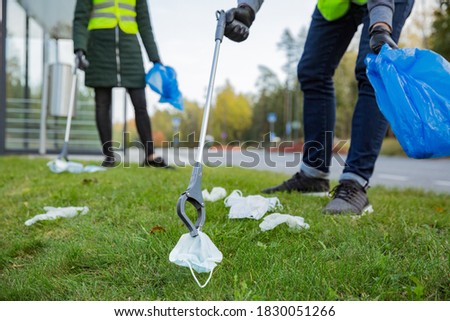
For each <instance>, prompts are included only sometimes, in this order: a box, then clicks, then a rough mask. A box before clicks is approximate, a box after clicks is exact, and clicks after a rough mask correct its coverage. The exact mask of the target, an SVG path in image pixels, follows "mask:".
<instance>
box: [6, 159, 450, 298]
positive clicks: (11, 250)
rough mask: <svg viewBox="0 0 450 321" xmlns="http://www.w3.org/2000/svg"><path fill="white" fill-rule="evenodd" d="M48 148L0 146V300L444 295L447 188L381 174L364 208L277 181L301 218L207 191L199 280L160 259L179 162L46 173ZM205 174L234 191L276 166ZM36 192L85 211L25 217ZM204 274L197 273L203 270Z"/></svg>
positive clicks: (183, 177) (449, 220)
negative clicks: (383, 184)
mask: <svg viewBox="0 0 450 321" xmlns="http://www.w3.org/2000/svg"><path fill="white" fill-rule="evenodd" d="M46 162H47V160H45V159H39V158H37V159H31V158H28V157H26V156H24V157H12V156H10V157H1V158H0V169H1V171H0V195H1V198H0V208H1V214H0V226H1V238H0V300H104V301H106V300H108V301H109V300H449V299H450V268H449V263H450V257H449V227H450V216H449V214H450V197H449V195H448V194H440V195H439V194H433V193H424V192H421V191H418V190H404V191H400V190H395V189H385V188H380V187H375V188H371V189H370V190H369V198H370V200H371V202H372V204H373V206H374V209H375V213H373V214H371V215H367V216H363V217H360V218H357V219H355V218H352V217H350V216H327V215H323V214H322V213H321V209H322V207H323V206H324V205H325V204H326V203H327V199H326V198H316V197H308V196H301V195H298V194H285V193H283V194H279V195H277V196H278V197H279V199H280V201H281V203H282V204H283V205H284V210H283V213H289V214H291V215H298V216H302V217H304V218H305V221H306V222H307V223H308V224H309V225H310V226H311V227H310V229H309V230H303V231H292V230H289V228H288V227H287V226H286V225H281V226H278V227H277V228H275V229H274V230H272V231H268V232H261V231H260V228H259V226H258V225H259V224H260V223H261V221H256V220H250V219H245V220H230V219H228V217H227V214H228V208H226V207H225V206H224V204H223V202H222V201H218V202H215V203H207V205H206V215H207V218H206V224H205V226H204V229H203V231H204V232H205V233H206V234H208V235H209V236H210V238H211V239H212V241H213V242H214V243H215V244H216V246H217V247H218V248H219V249H220V250H221V251H222V253H223V261H222V263H220V264H219V265H218V267H217V268H216V269H215V270H214V274H213V277H212V279H211V282H210V283H209V284H208V285H207V286H206V287H205V288H204V289H200V288H199V287H198V286H197V285H196V283H195V282H194V280H193V278H192V276H191V274H190V272H189V269H188V268H183V267H180V266H178V265H175V264H173V263H170V262H169V253H170V251H171V250H172V249H173V247H174V246H175V244H176V243H177V241H178V239H179V238H180V236H181V235H182V234H184V233H186V232H187V229H186V228H185V227H184V225H183V224H182V222H181V220H180V219H179V218H178V216H177V214H176V210H175V207H176V203H177V200H178V197H179V195H180V194H181V193H182V192H184V191H185V189H186V187H187V185H188V183H189V178H190V175H191V169H190V168H178V169H177V170H175V171H169V170H160V169H153V168H138V167H137V166H135V167H132V168H116V169H111V170H108V171H107V172H100V173H94V174H87V173H83V174H69V173H63V174H54V173H51V172H50V171H49V170H48V168H47V166H46ZM203 173H204V175H203V183H202V188H208V189H209V190H210V189H211V188H212V187H214V186H222V187H224V188H225V189H226V190H227V191H228V193H230V192H231V191H232V190H233V189H240V190H241V191H242V192H243V193H244V195H250V194H258V193H259V190H260V188H262V187H267V186H270V185H272V184H276V183H279V182H280V181H281V180H282V179H285V178H286V176H284V175H281V174H276V173H268V172H258V171H252V170H245V169H239V168H204V170H203ZM44 206H55V207H66V206H88V207H89V212H88V214H86V215H84V216H76V217H73V218H61V219H58V220H54V221H40V222H37V223H36V224H34V225H31V226H25V225H24V222H25V221H26V220H27V219H29V218H31V217H33V216H35V215H37V214H41V213H43V212H44V211H43V207H44ZM206 277H207V275H206V274H201V275H199V279H200V281H204V280H206Z"/></svg>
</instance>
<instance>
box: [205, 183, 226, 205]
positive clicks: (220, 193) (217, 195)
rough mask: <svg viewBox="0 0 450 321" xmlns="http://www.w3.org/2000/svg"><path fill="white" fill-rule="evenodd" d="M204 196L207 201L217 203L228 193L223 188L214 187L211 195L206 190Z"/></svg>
mask: <svg viewBox="0 0 450 321" xmlns="http://www.w3.org/2000/svg"><path fill="white" fill-rule="evenodd" d="M202 196H203V199H204V200H205V201H210V202H215V201H218V200H220V199H222V198H224V197H225V196H227V191H226V190H225V188H223V187H213V189H212V190H211V193H209V192H208V190H206V189H204V190H203V191H202Z"/></svg>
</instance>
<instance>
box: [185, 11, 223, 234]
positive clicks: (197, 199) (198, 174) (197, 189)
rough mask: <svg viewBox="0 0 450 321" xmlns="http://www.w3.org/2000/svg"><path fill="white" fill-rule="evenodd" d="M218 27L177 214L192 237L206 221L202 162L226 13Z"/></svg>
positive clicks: (218, 16) (219, 13)
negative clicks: (191, 210)
mask: <svg viewBox="0 0 450 321" xmlns="http://www.w3.org/2000/svg"><path fill="white" fill-rule="evenodd" d="M216 18H217V27H216V34H215V41H216V46H215V48H214V58H213V63H212V67H211V74H210V78H209V85H208V92H207V95H206V104H205V108H204V109H203V110H204V111H203V120H202V128H201V131H200V142H199V145H198V151H197V155H196V159H195V164H194V168H193V169H192V175H191V180H190V182H189V186H188V188H187V190H186V191H185V192H183V193H182V194H181V196H180V198H179V199H178V203H177V214H178V216H179V217H180V219H181V220H182V221H183V223H184V225H186V227H187V228H188V230H189V234H190V235H191V236H192V237H195V236H197V235H198V231H199V230H201V228H202V226H203V224H204V223H205V219H206V212H205V202H204V200H203V195H202V191H201V183H202V160H203V148H204V146H205V138H206V130H207V128H208V118H209V111H210V109H211V99H212V94H213V89H214V80H215V77H216V70H217V61H218V59H219V50H220V44H221V42H222V39H223V35H224V32H225V23H226V20H225V11H223V10H220V11H217V12H216ZM186 202H188V203H190V204H192V205H193V206H194V207H195V209H196V210H197V221H196V222H195V225H194V224H193V223H192V221H191V220H190V219H189V217H188V216H187V214H186Z"/></svg>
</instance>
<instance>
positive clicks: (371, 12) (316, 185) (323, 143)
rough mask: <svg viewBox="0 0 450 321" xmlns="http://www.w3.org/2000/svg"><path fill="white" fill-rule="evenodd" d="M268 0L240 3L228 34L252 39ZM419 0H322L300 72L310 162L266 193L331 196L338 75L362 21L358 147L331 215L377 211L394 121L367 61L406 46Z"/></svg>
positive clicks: (355, 123)
mask: <svg viewBox="0 0 450 321" xmlns="http://www.w3.org/2000/svg"><path fill="white" fill-rule="evenodd" d="M394 2H395V4H394ZM262 3H263V0H238V7H237V8H232V9H230V10H228V11H227V13H226V20H227V25H226V29H225V36H227V37H228V38H230V39H231V40H233V41H236V42H240V41H244V40H245V39H247V37H248V35H249V28H250V26H251V25H252V23H253V21H254V19H255V14H256V13H257V12H258V10H259V9H260V7H261V5H262ZM413 4H414V0H395V1H394V0H368V1H367V0H347V1H342V0H318V5H317V6H316V8H315V10H314V13H313V15H312V21H311V24H310V27H309V31H308V36H307V39H306V42H305V46H304V51H303V55H302V57H301V59H300V62H299V64H298V70H297V75H298V80H299V82H300V85H301V89H302V91H303V94H304V104H303V106H304V107H303V109H304V112H303V122H304V126H303V128H304V134H305V145H304V150H303V159H302V165H301V167H300V170H299V172H297V173H296V174H295V175H294V176H293V177H292V178H291V179H289V180H287V181H285V182H283V183H282V184H280V185H278V186H274V187H269V188H266V189H264V190H263V191H262V192H263V193H274V192H282V191H286V192H299V193H304V194H318V195H321V194H323V195H327V194H328V193H329V190H330V183H329V179H328V177H329V173H330V165H331V157H332V144H333V132H334V126H335V121H336V116H335V114H336V102H335V95H334V86H333V75H334V71H335V70H336V68H337V66H338V64H339V61H340V60H341V58H342V56H343V55H344V53H345V51H346V49H347V47H348V45H349V44H350V41H351V40H352V38H353V36H354V34H355V33H356V31H357V28H358V26H359V25H360V24H363V29H362V33H361V39H360V44H359V51H358V58H357V61H356V68H355V75H356V79H357V81H358V100H357V102H356V107H355V111H354V113H353V120H352V134H351V135H352V136H351V145H350V150H349V153H348V155H347V160H346V163H345V167H344V171H343V174H342V175H341V177H340V180H339V185H337V186H336V187H335V188H334V189H333V190H332V193H331V194H332V197H333V199H332V200H331V201H330V202H329V203H328V204H327V205H326V207H325V208H324V213H328V214H343V213H351V214H357V215H360V214H363V213H365V212H370V211H372V207H371V205H370V203H369V200H368V197H367V193H366V191H367V188H368V184H369V179H370V177H371V176H372V173H373V170H374V166H375V161H376V159H377V157H378V154H379V152H380V148H381V144H382V142H383V138H384V136H385V134H386V130H387V128H388V123H387V121H386V119H385V118H384V116H383V115H382V114H381V112H380V110H379V109H378V105H377V102H376V99H375V93H374V90H373V88H372V85H371V84H370V82H369V80H368V78H367V75H366V65H365V63H364V59H365V57H366V56H367V54H368V53H369V52H370V51H373V52H375V53H378V52H379V51H380V48H381V47H382V46H383V45H384V44H388V45H389V46H390V47H392V48H398V47H397V45H396V42H397V41H398V39H399V36H400V32H401V30H402V28H403V25H404V23H405V20H406V19H407V17H408V16H409V14H410V13H411V10H412V7H413Z"/></svg>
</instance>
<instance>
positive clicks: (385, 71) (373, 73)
mask: <svg viewBox="0 0 450 321" xmlns="http://www.w3.org/2000/svg"><path fill="white" fill-rule="evenodd" d="M365 62H366V65H367V75H368V77H369V80H370V82H371V83H372V86H373V88H374V89H375V94H376V98H377V102H378V106H379V108H380V110H381V112H382V113H383V115H384V116H385V117H386V119H387V120H388V122H389V123H390V125H391V127H392V131H393V132H394V134H395V136H396V137H397V139H398V141H399V143H400V145H401V146H402V148H403V150H404V151H405V152H406V154H407V155H408V156H409V157H412V158H433V157H444V156H450V63H449V62H448V61H446V60H445V59H444V58H443V57H442V56H440V55H438V54H437V53H435V52H433V51H431V50H422V49H415V48H414V49H413V48H405V49H395V50H394V49H391V48H390V47H389V46H388V45H384V46H383V47H382V48H381V51H380V53H379V54H378V55H374V54H369V55H368V56H367V57H366V60H365Z"/></svg>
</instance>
